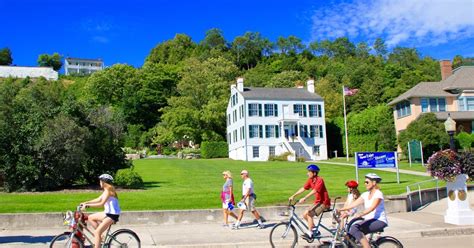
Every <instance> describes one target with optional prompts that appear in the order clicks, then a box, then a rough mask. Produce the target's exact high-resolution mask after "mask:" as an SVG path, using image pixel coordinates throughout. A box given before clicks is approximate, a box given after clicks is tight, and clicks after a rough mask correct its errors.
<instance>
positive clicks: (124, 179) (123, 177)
mask: <svg viewBox="0 0 474 248" xmlns="http://www.w3.org/2000/svg"><path fill="white" fill-rule="evenodd" d="M115 184H116V185H117V186H121V187H124V188H129V189H139V188H143V179H142V178H141V177H140V175H138V173H137V172H135V171H133V169H121V170H118V171H117V174H116V175H115Z"/></svg>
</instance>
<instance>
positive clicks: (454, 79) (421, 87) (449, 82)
mask: <svg viewBox="0 0 474 248" xmlns="http://www.w3.org/2000/svg"><path fill="white" fill-rule="evenodd" d="M458 89H461V90H467V89H474V66H461V67H459V68H457V69H456V70H454V71H453V75H451V76H449V77H448V78H446V79H445V80H442V81H441V82H421V83H419V84H417V85H415V86H414V87H413V88H411V89H409V90H408V91H406V92H405V93H403V94H401V95H399V96H398V97H396V98H395V99H393V100H392V101H391V102H389V103H388V105H395V104H397V103H399V102H401V101H404V100H408V99H410V98H412V97H430V96H432V97H443V96H456V95H457V94H455V92H453V93H451V92H450V91H456V90H458Z"/></svg>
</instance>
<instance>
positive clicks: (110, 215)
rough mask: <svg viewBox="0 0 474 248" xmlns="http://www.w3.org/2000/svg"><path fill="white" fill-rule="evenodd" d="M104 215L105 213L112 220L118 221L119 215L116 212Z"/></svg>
mask: <svg viewBox="0 0 474 248" xmlns="http://www.w3.org/2000/svg"><path fill="white" fill-rule="evenodd" d="M105 215H107V217H109V218H111V219H112V220H113V221H114V222H118V221H119V217H120V215H118V214H105Z"/></svg>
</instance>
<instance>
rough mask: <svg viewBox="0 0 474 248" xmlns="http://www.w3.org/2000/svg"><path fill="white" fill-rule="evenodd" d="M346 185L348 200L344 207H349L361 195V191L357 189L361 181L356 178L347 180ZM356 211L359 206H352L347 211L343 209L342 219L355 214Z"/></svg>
mask: <svg viewBox="0 0 474 248" xmlns="http://www.w3.org/2000/svg"><path fill="white" fill-rule="evenodd" d="M345 185H346V187H347V192H348V195H347V199H346V202H345V203H344V207H347V206H349V205H350V204H351V203H352V202H354V201H355V200H357V199H358V198H359V197H360V192H359V190H358V189H357V187H358V186H359V183H358V182H356V181H354V180H349V181H347V182H346V184H345ZM356 212H357V208H352V209H349V210H347V211H342V212H341V219H344V218H346V217H348V216H353V215H354V214H355V213H356Z"/></svg>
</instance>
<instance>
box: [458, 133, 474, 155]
mask: <svg viewBox="0 0 474 248" xmlns="http://www.w3.org/2000/svg"><path fill="white" fill-rule="evenodd" d="M472 137H474V136H472V135H470V134H468V133H466V132H460V133H459V134H458V135H456V140H457V141H458V142H459V145H460V146H461V147H462V148H463V149H464V150H466V151H467V150H469V148H471V145H472V143H473V142H474V140H473V139H472Z"/></svg>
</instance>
